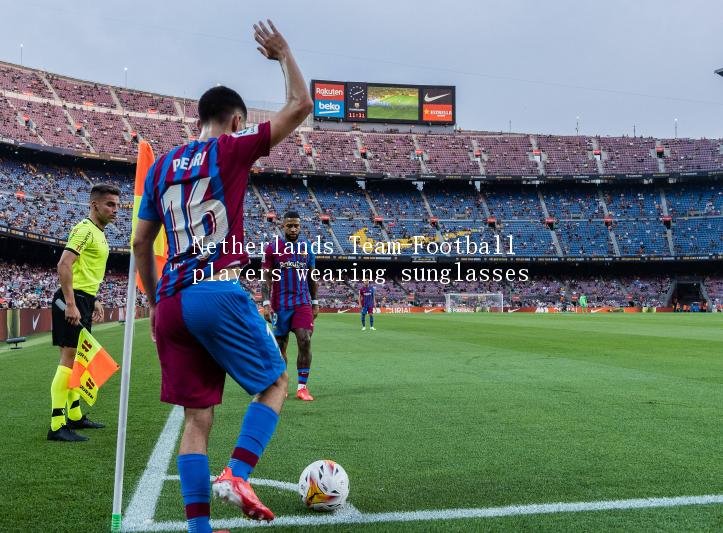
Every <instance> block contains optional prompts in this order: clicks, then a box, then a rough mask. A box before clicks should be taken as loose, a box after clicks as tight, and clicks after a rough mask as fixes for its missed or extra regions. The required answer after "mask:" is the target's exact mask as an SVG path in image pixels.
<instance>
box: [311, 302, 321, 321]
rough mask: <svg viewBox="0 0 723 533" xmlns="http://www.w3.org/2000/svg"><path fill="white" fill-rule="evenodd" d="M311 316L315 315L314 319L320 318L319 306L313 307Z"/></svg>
mask: <svg viewBox="0 0 723 533" xmlns="http://www.w3.org/2000/svg"><path fill="white" fill-rule="evenodd" d="M311 314H312V315H314V318H316V317H317V316H319V304H314V305H312V306H311Z"/></svg>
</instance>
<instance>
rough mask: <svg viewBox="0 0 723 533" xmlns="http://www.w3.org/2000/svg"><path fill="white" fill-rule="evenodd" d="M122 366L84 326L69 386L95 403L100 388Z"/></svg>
mask: <svg viewBox="0 0 723 533" xmlns="http://www.w3.org/2000/svg"><path fill="white" fill-rule="evenodd" d="M119 368H120V367H119V366H118V363H116V362H115V361H114V360H113V358H112V357H111V356H110V354H109V353H108V352H106V351H105V349H104V348H103V347H102V346H101V345H100V343H99V342H98V341H97V340H95V339H94V338H93V335H91V334H90V332H89V331H88V330H87V329H85V328H83V329H81V330H80V336H79V337H78V347H77V348H76V352H75V362H74V363H73V371H72V373H71V374H70V382H69V383H68V387H69V388H71V389H78V392H79V393H80V397H81V398H83V399H84V400H85V401H86V403H87V404H88V405H93V404H95V401H96V400H97V399H98V390H99V389H100V387H101V386H102V385H103V383H105V382H106V381H108V378H110V377H111V376H112V375H113V374H115V373H116V372H117V371H118V369H119Z"/></svg>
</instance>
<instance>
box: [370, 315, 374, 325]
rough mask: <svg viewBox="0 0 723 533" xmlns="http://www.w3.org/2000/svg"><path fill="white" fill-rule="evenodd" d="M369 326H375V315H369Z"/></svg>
mask: <svg viewBox="0 0 723 533" xmlns="http://www.w3.org/2000/svg"><path fill="white" fill-rule="evenodd" d="M369 327H370V328H373V327H374V315H369Z"/></svg>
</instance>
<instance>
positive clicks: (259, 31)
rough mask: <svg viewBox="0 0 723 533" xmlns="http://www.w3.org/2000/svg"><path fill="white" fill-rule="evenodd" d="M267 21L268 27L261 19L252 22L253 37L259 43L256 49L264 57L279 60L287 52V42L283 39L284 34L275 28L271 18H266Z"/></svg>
mask: <svg viewBox="0 0 723 533" xmlns="http://www.w3.org/2000/svg"><path fill="white" fill-rule="evenodd" d="M268 23H269V27H267V26H266V24H264V23H263V22H261V21H259V23H258V24H254V39H256V42H257V43H259V45H260V46H257V47H256V49H257V50H258V51H259V52H261V55H263V56H264V57H265V58H266V59H272V60H274V61H281V60H282V59H284V58H285V57H286V56H287V55H288V53H289V44H288V43H287V42H286V39H284V36H283V35H281V33H279V30H277V29H276V26H274V23H273V22H271V20H268ZM269 28H271V29H269Z"/></svg>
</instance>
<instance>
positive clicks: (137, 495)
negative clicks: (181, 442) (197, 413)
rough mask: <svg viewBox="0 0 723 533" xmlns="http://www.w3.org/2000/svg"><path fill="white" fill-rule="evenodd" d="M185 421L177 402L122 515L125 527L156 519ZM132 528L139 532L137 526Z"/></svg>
mask: <svg viewBox="0 0 723 533" xmlns="http://www.w3.org/2000/svg"><path fill="white" fill-rule="evenodd" d="M182 424H183V408H182V407H180V406H178V405H176V406H174V407H173V409H171V414H170V415H168V420H167V421H166V425H165V426H164V427H163V431H161V434H160V436H159V437H158V441H157V442H156V446H155V447H154V448H153V452H152V453H151V456H150V457H149V458H148V463H147V464H146V469H145V470H144V471H143V475H142V476H141V479H140V481H139V482H138V487H136V491H135V492H134V493H133V499H131V503H130V504H129V505H128V508H127V509H126V512H125V515H124V517H123V529H124V530H127V531H131V530H132V529H129V528H133V527H137V526H141V527H144V526H147V525H148V523H149V522H153V517H154V516H155V514H156V505H157V503H158V499H159V498H160V496H161V491H162V490H163V480H164V478H165V477H166V473H167V472H168V466H169V465H170V464H171V459H172V458H173V451H174V450H175V448H176V440H177V439H178V434H179V432H180V431H181V425H182ZM133 531H138V530H137V529H135V530H133Z"/></svg>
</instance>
